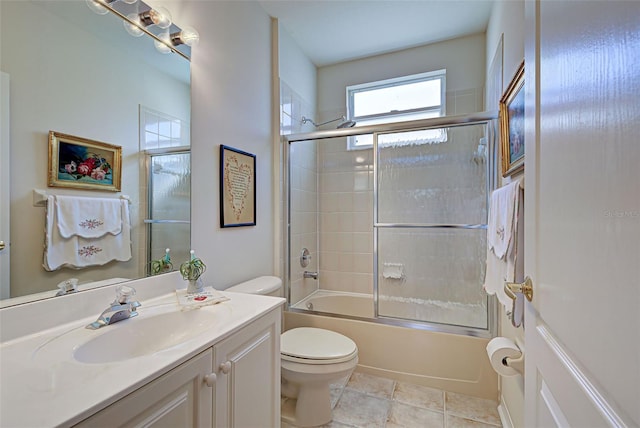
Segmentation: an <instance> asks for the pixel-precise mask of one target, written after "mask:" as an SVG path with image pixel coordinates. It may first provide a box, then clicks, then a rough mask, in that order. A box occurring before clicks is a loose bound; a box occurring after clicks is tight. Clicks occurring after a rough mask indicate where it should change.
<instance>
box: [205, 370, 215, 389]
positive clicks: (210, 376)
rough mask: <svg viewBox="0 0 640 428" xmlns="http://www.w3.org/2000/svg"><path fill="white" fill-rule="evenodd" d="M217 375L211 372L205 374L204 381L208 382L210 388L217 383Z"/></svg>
mask: <svg viewBox="0 0 640 428" xmlns="http://www.w3.org/2000/svg"><path fill="white" fill-rule="evenodd" d="M216 379H217V376H216V374H215V373H209V374H208V375H205V376H204V383H205V384H207V386H208V387H209V388H213V387H214V386H215V385H216Z"/></svg>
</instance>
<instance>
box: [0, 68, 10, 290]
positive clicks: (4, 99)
mask: <svg viewBox="0 0 640 428" xmlns="http://www.w3.org/2000/svg"><path fill="white" fill-rule="evenodd" d="M9 143H10V137H9V75H8V74H7V73H3V72H0V241H1V242H2V243H4V249H2V245H3V244H1V243H0V299H7V298H8V297H9V294H10V286H9V280H10V275H9V269H10V267H9V242H10V237H9V230H10V228H9V224H10V223H9V213H10V210H9V207H10V203H11V197H10V195H9V190H10V185H9V184H10V181H11V175H10V174H9V165H10V160H9V154H10V151H9Z"/></svg>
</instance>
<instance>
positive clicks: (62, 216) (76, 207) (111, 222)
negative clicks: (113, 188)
mask: <svg viewBox="0 0 640 428" xmlns="http://www.w3.org/2000/svg"><path fill="white" fill-rule="evenodd" d="M55 198H56V210H57V211H56V219H57V223H58V229H59V230H60V235H61V236H62V237H63V238H70V237H72V236H74V235H76V236H80V237H82V238H100V237H101V236H104V235H106V234H107V233H110V234H112V235H117V234H119V233H120V232H121V231H122V223H123V218H122V211H123V210H122V208H121V206H122V200H121V199H115V198H87V197H80V196H62V195H57V196H56V197H55Z"/></svg>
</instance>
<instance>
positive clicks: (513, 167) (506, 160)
mask: <svg viewBox="0 0 640 428" xmlns="http://www.w3.org/2000/svg"><path fill="white" fill-rule="evenodd" d="M500 140H501V143H500V147H501V154H502V176H503V177H507V176H510V175H512V174H515V173H516V172H519V171H521V170H522V169H523V168H524V61H523V62H522V64H520V67H519V68H518V71H517V72H516V74H515V76H513V79H512V80H511V83H509V86H508V87H507V90H506V91H505V92H504V94H503V95H502V98H501V99H500Z"/></svg>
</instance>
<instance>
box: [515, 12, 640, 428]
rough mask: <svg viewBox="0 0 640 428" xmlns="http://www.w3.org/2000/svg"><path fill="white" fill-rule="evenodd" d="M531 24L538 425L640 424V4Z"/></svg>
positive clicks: (528, 324)
mask: <svg viewBox="0 0 640 428" xmlns="http://www.w3.org/2000/svg"><path fill="white" fill-rule="evenodd" d="M525 15H526V23H527V40H526V42H525V43H526V48H525V52H526V58H525V59H526V83H525V84H526V116H527V118H526V170H525V176H526V179H525V183H526V200H525V205H526V214H525V215H526V224H527V226H526V230H525V236H526V240H525V246H526V256H525V259H526V262H525V264H526V266H525V270H526V273H527V274H528V275H529V276H531V277H532V279H533V283H534V300H533V303H532V304H527V308H526V318H525V339H526V352H527V355H526V368H525V421H526V425H527V426H528V427H554V426H558V427H569V426H570V427H580V428H583V427H605V426H640V98H639V95H640V2H638V1H578V2H571V1H535V2H534V1H532V2H527V5H526V13H525Z"/></svg>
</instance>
